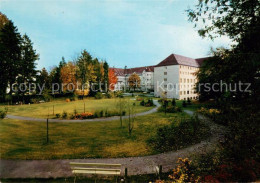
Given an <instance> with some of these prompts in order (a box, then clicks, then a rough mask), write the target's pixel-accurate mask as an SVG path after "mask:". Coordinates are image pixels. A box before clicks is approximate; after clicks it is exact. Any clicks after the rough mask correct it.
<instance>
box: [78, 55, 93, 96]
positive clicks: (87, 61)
mask: <svg viewBox="0 0 260 183" xmlns="http://www.w3.org/2000/svg"><path fill="white" fill-rule="evenodd" d="M76 65H77V72H76V74H77V78H78V79H79V81H80V82H81V85H82V87H81V89H82V90H83V93H84V90H85V88H86V87H89V84H90V82H91V81H93V77H94V66H93V61H92V57H91V55H90V54H89V53H88V52H87V51H86V50H83V51H82V52H81V55H80V56H79V58H78V59H77V61H76ZM85 85H87V86H85Z"/></svg>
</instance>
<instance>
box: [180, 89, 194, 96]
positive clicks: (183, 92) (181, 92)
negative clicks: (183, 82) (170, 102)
mask: <svg viewBox="0 0 260 183" xmlns="http://www.w3.org/2000/svg"><path fill="white" fill-rule="evenodd" d="M182 94H183V95H186V94H187V95H188V94H196V92H195V91H194V90H191V91H189V90H188V91H180V95H182Z"/></svg>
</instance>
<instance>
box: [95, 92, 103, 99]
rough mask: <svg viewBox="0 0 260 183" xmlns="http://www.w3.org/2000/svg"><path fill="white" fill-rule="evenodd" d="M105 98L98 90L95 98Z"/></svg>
mask: <svg viewBox="0 0 260 183" xmlns="http://www.w3.org/2000/svg"><path fill="white" fill-rule="evenodd" d="M102 98H103V94H102V93H101V92H97V93H96V95H95V99H102Z"/></svg>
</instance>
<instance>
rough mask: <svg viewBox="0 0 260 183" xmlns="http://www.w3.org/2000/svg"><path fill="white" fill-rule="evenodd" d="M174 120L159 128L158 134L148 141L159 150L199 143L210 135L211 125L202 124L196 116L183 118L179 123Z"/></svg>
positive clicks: (176, 148)
mask: <svg viewBox="0 0 260 183" xmlns="http://www.w3.org/2000/svg"><path fill="white" fill-rule="evenodd" d="M176 124H177V123H176V122H172V123H171V124H170V125H166V126H164V127H160V128H158V129H157V132H156V135H155V136H153V137H151V138H150V139H149V140H148V141H147V142H148V144H149V145H151V146H152V147H153V148H154V150H156V151H159V152H165V151H171V150H178V149H180V148H183V147H186V146H188V145H191V144H193V143H198V142H200V141H201V140H202V139H205V138H206V137H208V136H209V135H210V130H209V127H208V126H206V125H205V124H202V123H201V122H200V120H199V119H198V118H197V117H196V116H195V117H192V118H190V119H182V120H181V121H179V125H176Z"/></svg>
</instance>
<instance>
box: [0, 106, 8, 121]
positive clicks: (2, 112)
mask: <svg viewBox="0 0 260 183" xmlns="http://www.w3.org/2000/svg"><path fill="white" fill-rule="evenodd" d="M7 111H8V109H7V108H5V109H4V110H0V119H4V118H5V116H6V114H7Z"/></svg>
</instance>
